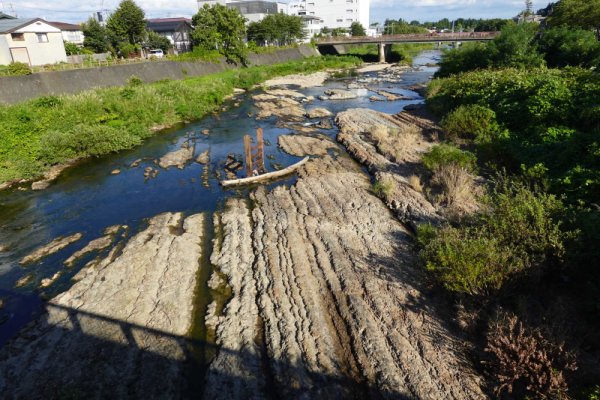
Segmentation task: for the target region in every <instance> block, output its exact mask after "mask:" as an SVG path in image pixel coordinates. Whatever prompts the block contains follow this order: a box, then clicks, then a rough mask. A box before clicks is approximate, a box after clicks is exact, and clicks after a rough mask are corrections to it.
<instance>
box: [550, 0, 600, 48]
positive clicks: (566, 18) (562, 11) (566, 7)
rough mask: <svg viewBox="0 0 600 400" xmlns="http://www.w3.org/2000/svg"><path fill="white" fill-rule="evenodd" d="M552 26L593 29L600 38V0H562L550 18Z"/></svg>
mask: <svg viewBox="0 0 600 400" xmlns="http://www.w3.org/2000/svg"><path fill="white" fill-rule="evenodd" d="M548 23H549V24H550V25H551V26H560V25H567V26H570V27H578V28H581V29H593V30H595V31H596V37H597V38H598V39H599V40H600V0H561V1H559V2H558V3H557V4H556V8H555V9H554V12H553V13H552V15H551V16H550V18H549V19H548Z"/></svg>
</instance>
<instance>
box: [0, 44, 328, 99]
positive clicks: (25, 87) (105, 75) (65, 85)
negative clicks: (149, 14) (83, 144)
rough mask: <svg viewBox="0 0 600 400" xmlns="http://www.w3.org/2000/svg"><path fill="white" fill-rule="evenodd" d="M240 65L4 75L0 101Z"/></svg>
mask: <svg viewBox="0 0 600 400" xmlns="http://www.w3.org/2000/svg"><path fill="white" fill-rule="evenodd" d="M318 54H319V53H318V51H317V50H315V49H314V48H312V47H310V46H307V45H302V46H299V47H298V48H293V49H283V50H279V51H275V52H273V53H268V54H250V55H249V56H248V60H249V63H250V64H251V65H271V64H277V63H283V62H286V61H291V60H299V59H302V58H304V57H310V56H315V55H318ZM231 68H236V66H235V65H232V64H228V63H227V62H226V61H224V60H223V61H221V62H220V63H210V62H203V61H187V62H179V61H157V62H144V63H139V64H129V65H115V66H110V67H100V68H87V69H77V70H69V71H56V72H40V73H37V74H32V75H24V76H10V77H2V78H0V103H5V104H14V103H18V102H21V101H24V100H29V99H33V98H36V97H40V96H47V95H60V94H70V93H78V92H82V91H84V90H88V89H92V88H98V87H110V86H123V85H125V84H127V81H128V80H129V79H130V78H131V76H133V75H135V76H137V77H139V78H140V79H141V80H142V81H144V82H147V83H152V82H156V81H159V80H162V79H175V80H177V79H184V78H188V77H193V76H204V75H208V74H212V73H215V72H220V71H225V70H227V69H231Z"/></svg>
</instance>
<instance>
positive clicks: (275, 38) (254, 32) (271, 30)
mask: <svg viewBox="0 0 600 400" xmlns="http://www.w3.org/2000/svg"><path fill="white" fill-rule="evenodd" d="M305 35H306V34H305V32H304V24H303V22H302V18H300V17H298V16H295V15H287V14H282V13H277V14H270V15H267V16H266V17H265V18H263V19H262V20H261V21H259V22H252V23H250V24H249V25H248V40H249V41H253V42H256V43H260V44H262V45H270V44H274V45H276V46H286V45H290V44H293V43H296V42H297V41H298V40H301V39H304V37H305Z"/></svg>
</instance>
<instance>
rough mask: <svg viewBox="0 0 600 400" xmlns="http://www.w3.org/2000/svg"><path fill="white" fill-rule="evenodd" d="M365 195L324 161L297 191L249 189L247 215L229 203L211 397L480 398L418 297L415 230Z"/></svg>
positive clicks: (445, 333) (344, 165)
mask: <svg viewBox="0 0 600 400" xmlns="http://www.w3.org/2000/svg"><path fill="white" fill-rule="evenodd" d="M370 187H371V182H370V179H369V176H368V175H367V174H365V173H364V172H363V171H362V169H361V168H360V166H359V165H358V164H357V163H356V162H354V161H353V160H351V159H350V158H349V157H347V156H344V155H336V156H331V155H325V156H323V157H322V158H319V159H312V160H310V161H309V162H308V163H307V164H306V166H305V167H303V168H302V169H301V170H300V171H299V179H298V181H297V183H296V184H295V185H294V186H292V187H290V188H288V187H285V186H280V187H277V188H275V189H274V190H272V191H267V190H266V189H265V188H259V189H258V190H256V191H255V192H254V193H253V194H252V195H251V197H252V201H253V205H254V207H253V208H252V210H250V208H249V206H248V205H247V204H246V203H244V202H242V201H239V200H232V201H230V203H229V204H228V207H226V209H225V211H224V213H223V216H222V219H221V223H222V225H223V232H224V240H223V244H222V246H221V248H220V249H218V248H216V250H217V253H216V255H214V256H213V257H214V259H213V262H214V263H215V265H216V266H217V267H218V269H220V271H222V272H223V273H224V274H225V275H226V276H227V277H228V281H229V284H230V285H231V287H232V291H233V299H232V300H231V302H230V303H229V304H228V305H227V308H226V310H225V314H224V316H222V317H221V318H220V319H219V320H220V323H219V324H218V328H217V338H218V339H217V340H218V342H219V344H221V345H222V346H223V347H222V348H221V350H220V352H219V355H218V356H217V359H216V360H215V361H214V362H213V364H212V365H211V367H210V373H209V375H208V378H207V392H206V396H207V397H206V398H213V397H217V398H265V397H269V396H270V397H273V396H274V398H306V399H309V398H403V399H404V398H421V399H479V398H484V395H483V394H482V392H481V389H480V387H479V378H478V377H477V376H476V374H475V373H474V372H473V371H472V369H471V368H470V367H469V366H468V365H466V364H463V362H462V361H461V360H463V349H462V347H461V345H460V343H459V342H460V341H459V340H458V339H457V337H455V336H454V334H453V332H452V331H451V330H450V329H449V328H447V326H446V324H445V323H444V320H443V319H442V318H441V317H440V316H439V315H438V313H437V311H436V305H435V304H434V303H433V302H431V301H430V300H428V299H427V298H426V297H424V295H423V294H422V292H421V290H420V287H421V276H420V274H419V272H418V269H417V268H416V266H415V265H414V264H415V259H414V255H413V254H414V253H413V250H412V246H413V243H412V239H411V236H410V233H409V232H408V231H407V230H406V228H405V227H404V226H403V225H402V224H401V223H400V222H399V221H398V220H397V219H396V218H394V216H393V215H392V213H391V212H390V211H389V210H388V209H387V207H386V206H385V204H383V203H382V202H381V200H379V199H378V198H377V197H375V196H374V195H373V194H372V193H371V190H370ZM251 254H253V255H251ZM244 307H245V308H244ZM261 343H262V346H260V344H261ZM255 371H258V372H255ZM228 377H229V380H228V379H227V378H228ZM231 377H238V378H239V379H237V380H235V379H233V378H231Z"/></svg>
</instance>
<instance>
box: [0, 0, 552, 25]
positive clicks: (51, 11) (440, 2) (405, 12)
mask: <svg viewBox="0 0 600 400" xmlns="http://www.w3.org/2000/svg"><path fill="white" fill-rule="evenodd" d="M548 1H549V0H537V1H534V7H535V8H542V7H545V6H546V4H547V3H548ZM136 2H137V3H138V4H139V5H140V6H141V7H142V8H143V9H144V11H145V12H146V15H147V17H149V18H158V17H169V16H171V17H173V16H188V17H191V16H192V15H193V14H194V13H195V12H196V10H197V9H198V6H197V3H196V1H195V0H184V1H178V2H174V1H172V0H137V1H136ZM118 3H119V1H118V0H104V1H102V0H62V1H59V2H48V1H37V0H27V1H21V2H18V3H17V4H14V3H13V4H14V9H15V11H16V12H17V13H18V15H19V16H20V17H41V18H45V19H49V20H60V21H65V22H82V21H85V20H87V19H88V18H89V16H90V15H92V13H93V12H94V11H99V10H100V9H109V10H114V9H115V8H116V7H117V5H118ZM0 4H2V3H0ZM4 7H5V11H9V10H8V9H7V7H8V3H6V2H4ZM523 7H524V1H522V0H411V1H406V0H371V20H372V21H383V20H385V19H386V18H394V19H397V18H404V19H408V20H413V19H417V20H421V21H423V20H429V21H431V20H439V19H441V18H444V17H448V18H458V17H461V16H462V17H474V18H509V17H512V16H514V15H516V14H517V13H518V12H519V11H521V10H522V9H523ZM0 11H2V10H1V9H0Z"/></svg>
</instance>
